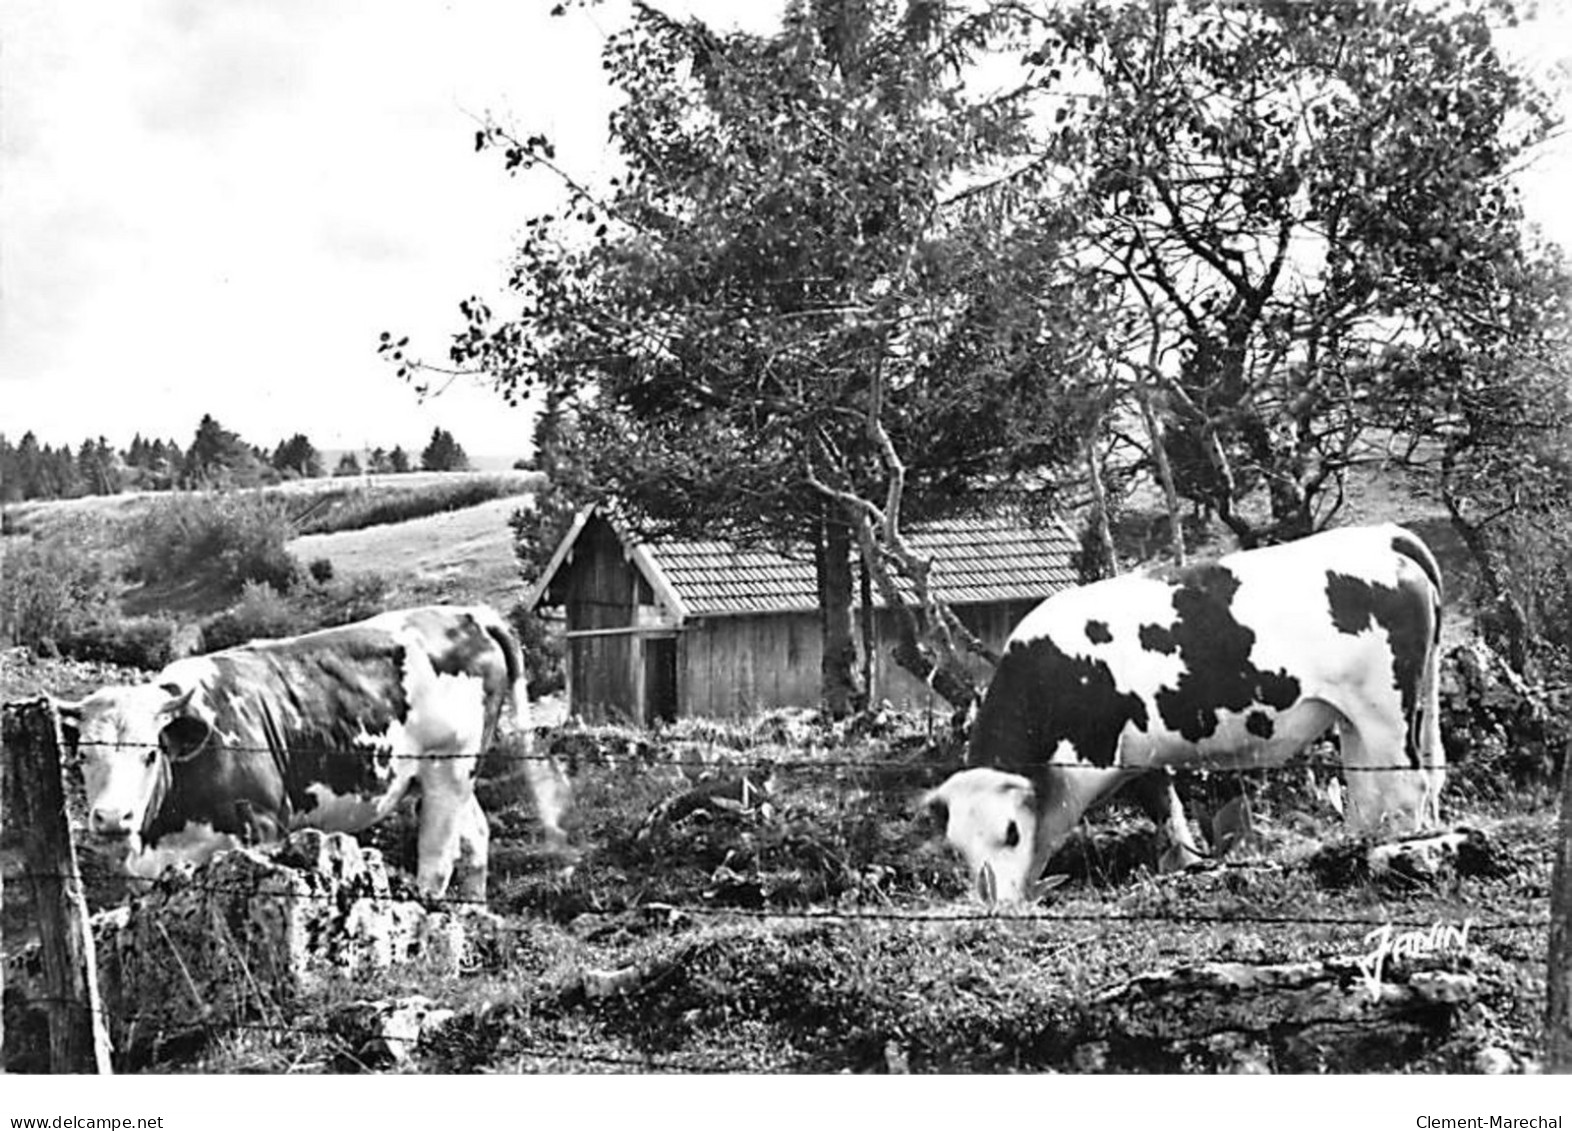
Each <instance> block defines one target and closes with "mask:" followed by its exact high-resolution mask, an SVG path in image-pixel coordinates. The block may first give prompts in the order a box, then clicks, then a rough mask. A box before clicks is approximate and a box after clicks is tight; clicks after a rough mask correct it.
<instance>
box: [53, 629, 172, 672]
mask: <svg viewBox="0 0 1572 1131" xmlns="http://www.w3.org/2000/svg"><path fill="white" fill-rule="evenodd" d="M177 629H178V626H177V625H176V624H175V622H174V621H171V620H168V619H166V618H164V617H131V618H127V619H121V618H118V617H107V618H106V619H104V620H99V621H94V622H92V623H90V624H86V625H83V626H82V627H80V628H77V629H73V630H71V631H70V632H67V633H66V634H65V635H63V636H62V637H61V638H60V640H59V642H58V643H59V645H60V651H61V653H62V654H63V655H65V656H69V657H70V658H71V659H73V660H95V661H98V662H100V663H106V664H118V665H120V666H121V667H129V668H142V669H143V670H145V671H157V670H158V669H159V668H161V667H163V666H164V665H165V664H167V663H169V662H170V661H171V660H173V659H174V658H175V633H176V631H177Z"/></svg>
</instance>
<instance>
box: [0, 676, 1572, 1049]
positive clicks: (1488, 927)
mask: <svg viewBox="0 0 1572 1131" xmlns="http://www.w3.org/2000/svg"><path fill="white" fill-rule="evenodd" d="M38 711H47V713H48V714H49V715H50V717H51V720H52V717H53V716H52V711H51V710H49V709H48V701H47V700H41V701H39V702H38V703H35V704H26V703H24V704H7V705H6V713H7V723H8V729H7V741H6V751H5V755H6V760H7V761H10V762H12V764H13V773H12V775H11V776H12V777H13V778H14V777H15V773H14V767H15V765H16V763H17V762H19V761H20V760H22V759H23V758H24V757H27V756H31V757H34V758H35V759H42V760H46V761H47V762H48V763H49V764H50V765H51V766H53V767H54V770H55V772H56V773H57V774H58V773H59V772H60V767H61V758H60V753H59V749H58V748H57V747H55V746H54V745H52V743H50V742H44V741H42V740H40V739H39V738H38V737H37V733H35V734H34V735H33V736H32V737H31V738H27V739H21V738H19V737H18V734H19V731H18V724H17V722H16V720H17V719H19V718H22V717H23V716H25V715H27V714H28V713H29V712H38ZM34 725H35V727H36V719H35V724H34ZM51 730H53V728H51ZM53 734H54V735H56V736H57V735H58V731H53ZM88 745H92V744H83V746H84V747H85V746H88ZM98 745H130V746H135V745H137V744H117V743H103V744H98ZM689 745H690V746H701V745H704V743H703V742H702V741H700V742H691V741H690V742H689ZM45 747H48V749H45ZM226 749H229V750H232V751H235V752H237V753H242V754H244V753H256V754H258V755H263V754H266V755H267V756H269V757H272V756H273V754H274V752H273V751H272V750H271V748H268V747H262V746H258V747H252V748H242V749H239V750H236V748H234V747H233V746H228V745H226ZM689 753H690V754H691V753H694V751H691V750H690V751H689ZM706 754H707V757H703V758H701V759H700V761H701V762H702V763H703V765H704V766H705V767H706V768H710V769H724V770H735V771H741V772H745V773H757V772H759V771H765V772H769V773H773V772H778V771H788V772H790V771H806V770H820V771H822V770H846V771H856V772H860V773H866V774H869V775H872V776H877V775H879V774H883V773H890V774H900V775H904V776H906V777H908V778H911V777H934V778H938V777H942V776H944V775H946V774H948V773H949V772H950V771H952V770H954V769H958V768H960V766H959V764H958V763H946V762H939V761H924V760H921V759H919V758H914V757H911V756H907V757H887V758H886V757H856V758H854V757H847V756H842V755H839V754H834V753H830V752H829V751H828V750H827V749H826V750H820V751H816V752H814V753H811V754H809V755H807V756H798V755H793V756H782V755H781V753H780V750H779V749H768V748H766V749H765V750H763V751H762V752H760V751H754V750H748V749H743V748H738V747H734V746H731V745H729V744H726V743H713V742H712V743H710V744H709V749H708V750H707V751H706ZM581 756H583V755H581ZM389 757H390V758H393V757H395V756H394V755H391V754H390V755H389ZM401 757H406V758H407V757H410V756H408V755H403V756H401ZM419 757H425V758H433V759H448V758H469V759H473V758H475V756H474V755H449V754H430V755H421V756H419ZM540 760H552V761H571V760H572V755H571V754H569V755H568V756H567V757H564V756H563V755H562V754H561V753H558V752H553V751H552V750H550V749H540V748H536V749H533V750H529V751H521V750H517V749H515V750H507V751H502V752H500V753H499V752H496V751H493V752H491V753H488V754H487V755H486V761H487V763H488V765H489V766H491V767H493V768H495V767H498V766H502V767H506V766H507V765H509V764H510V763H519V762H526V761H540ZM593 761H596V762H600V763H603V764H605V765H607V766H609V767H612V768H615V767H616V766H617V765H619V764H633V765H638V764H644V763H650V762H668V763H673V762H674V760H673V759H672V758H670V757H667V758H663V759H657V758H654V757H653V756H652V755H649V754H648V753H647V752H642V751H641V749H640V743H639V741H637V740H635V739H632V738H629V739H628V740H626V749H625V750H623V751H612V750H597V751H595V757H594V759H593ZM1061 768H1063V769H1066V770H1069V771H1071V772H1073V771H1074V770H1076V769H1078V768H1086V769H1091V770H1101V769H1102V768H1099V767H1075V766H1066V767H1061ZM1413 769H1414V768H1413V767H1407V766H1397V767H1379V766H1371V767H1350V766H1344V765H1342V764H1341V763H1339V762H1337V761H1335V760H1333V759H1328V758H1321V757H1309V758H1300V759H1296V760H1294V761H1293V762H1291V763H1289V764H1288V765H1287V766H1283V767H1277V768H1275V771H1274V770H1273V768H1268V767H1253V768H1249V769H1245V770H1239V771H1213V772H1214V773H1218V774H1220V775H1221V776H1227V775H1228V774H1229V773H1231V772H1233V773H1239V774H1248V775H1258V774H1263V773H1266V772H1282V771H1284V770H1292V771H1295V772H1301V773H1303V772H1310V773H1318V772H1335V773H1343V774H1348V773H1391V772H1402V773H1412V772H1413ZM1104 772H1105V771H1104ZM62 815H63V813H62ZM1565 823H1566V817H1565V814H1563V824H1565ZM67 837H68V838H69V829H67ZM1563 839H1566V838H1565V837H1563ZM57 859H65V860H69V864H68V865H67V866H66V867H64V868H62V869H60V870H58V871H56V870H54V869H52V868H48V867H44V868H39V867H37V866H36V864H35V863H33V862H32V861H30V863H29V866H28V867H27V868H25V869H24V870H23V872H22V874H21V877H20V878H22V879H24V880H25V881H27V882H28V883H30V884H35V885H37V884H40V883H56V884H59V885H62V886H63V888H66V889H70V888H71V887H72V886H73V885H75V886H76V888H77V889H78V890H79V889H80V885H81V877H80V873H79V870H78V869H77V868H76V864H75V855H74V846H70V852H69V853H67V854H66V855H65V856H57ZM1557 865H1558V869H1559V868H1560V867H1561V865H1562V862H1561V860H1560V859H1559V858H1558V861H1557ZM182 882H183V883H185V884H186V885H188V886H189V885H192V884H196V885H197V886H198V887H200V888H201V889H202V890H203V891H204V892H205V893H206V894H210V895H215V896H232V897H243V898H247V899H258V898H268V897H270V896H277V897H278V898H287V899H290V900H296V901H300V900H307V901H309V900H312V899H331V900H337V899H340V896H339V895H337V894H335V893H331V892H328V893H311V892H305V893H302V892H298V891H296V892H291V893H288V894H285V893H268V892H261V891H258V890H257V889H256V888H254V887H235V888H225V887H222V886H218V885H211V884H206V885H204V884H202V883H200V882H199V881H196V880H192V879H189V878H188V879H187V880H185V881H182ZM1566 883H1567V881H1566V879H1565V877H1564V875H1563V874H1562V872H1561V871H1559V870H1558V872H1557V877H1556V881H1555V884H1554V886H1553V892H1552V894H1553V896H1554V897H1563V889H1564V888H1565V887H1566ZM35 890H37V889H36V888H35ZM356 898H357V899H369V900H371V901H372V902H373V903H376V902H379V901H383V900H386V901H389V902H392V901H397V900H400V897H399V896H397V895H395V894H393V893H391V892H390V893H388V894H385V895H383V894H377V893H364V892H362V893H357V894H356ZM422 902H423V903H424V904H425V905H426V906H427V907H428V908H431V909H436V910H465V909H476V908H485V907H487V906H488V901H487V900H484V899H471V898H465V897H458V896H445V897H441V898H437V899H427V900H423V901H422ZM1552 902H1554V900H1553V901H1552ZM633 911H636V912H639V913H642V914H645V915H656V916H660V915H665V916H670V917H673V918H688V919H692V920H701V919H702V920H717V919H731V920H743V921H759V922H783V923H786V922H796V923H813V922H819V923H823V922H834V923H845V924H865V923H881V924H888V923H899V924H916V925H925V926H935V925H942V924H960V923H984V922H993V923H1009V924H1021V925H1029V926H1032V927H1039V928H1043V927H1051V926H1052V925H1055V924H1080V925H1095V926H1098V927H1100V928H1105V929H1106V928H1115V929H1141V928H1143V927H1151V926H1153V925H1160V924H1161V925H1196V924H1210V925H1221V926H1227V925H1239V924H1252V925H1259V926H1271V927H1293V928H1329V929H1356V930H1359V931H1362V932H1370V931H1374V930H1378V929H1382V928H1385V929H1387V930H1392V929H1398V928H1408V929H1415V930H1418V929H1422V928H1424V927H1427V926H1431V925H1432V924H1431V923H1430V922H1429V921H1428V920H1411V919H1405V918H1402V917H1396V918H1394V917H1391V916H1380V917H1365V916H1349V915H1314V914H1267V913H1248V912H1241V913H1230V914H1226V915H1222V914H1209V913H1200V912H1186V911H1177V910H1175V911H1170V910H1157V911H1128V910H1125V911H1096V912H1077V911H1068V910H1064V909H1062V908H1053V907H1049V908H1024V909H1023V908H1017V909H995V908H989V909H972V908H953V907H950V908H925V909H921V910H903V909H899V908H894V907H885V908H871V907H853V908H818V907H775V908H770V907H762V908H754V907H740V906H726V905H710V904H692V905H689V904H681V903H663V902H650V903H645V904H642V905H640V906H638V907H636V908H619V909H613V910H602V911H596V910H594V909H586V910H585V911H583V912H582V914H585V915H590V916H595V915H600V916H608V917H609V916H619V915H626V914H628V913H630V912H633ZM84 913H85V909H84ZM1561 914H1563V916H1564V914H1565V910H1564V909H1562V912H1561ZM1559 921H1560V920H1557V919H1556V918H1555V915H1554V914H1553V915H1552V916H1548V917H1544V918H1541V917H1537V916H1535V917H1530V918H1525V917H1521V916H1519V917H1512V916H1506V917H1500V918H1495V919H1485V920H1473V919H1471V920H1470V924H1471V925H1470V929H1471V930H1472V931H1473V932H1476V933H1480V934H1489V933H1493V932H1511V931H1530V932H1536V933H1538V932H1544V931H1546V930H1547V929H1548V930H1549V932H1550V934H1551V941H1552V961H1554V960H1555V954H1554V952H1555V941H1556V923H1557V922H1559ZM499 929H500V930H501V931H503V932H512V933H527V932H529V931H530V930H532V929H533V927H532V926H531V925H530V924H528V923H516V924H508V923H503V924H501V925H500V927H499ZM77 930H79V931H85V933H86V934H87V936H88V937H89V938H90V937H91V930H90V929H86V928H85V927H79V928H77ZM171 945H172V944H171ZM76 961H77V962H78V965H80V963H81V961H82V960H81V959H77V960H76ZM88 961H91V960H90V959H88ZM0 977H3V975H0ZM1555 977H1556V971H1555V968H1554V967H1553V968H1552V971H1551V978H1552V981H1551V995H1550V996H1551V1008H1552V1011H1553V1010H1554V1009H1555V1007H1556V990H1555ZM0 989H3V981H0ZM84 992H86V993H87V994H88V999H87V1000H83V994H84ZM95 994H96V991H84V989H83V988H82V987H79V986H78V987H73V988H72V989H71V992H68V993H61V994H58V995H55V994H51V995H45V996H38V997H34V998H33V999H32V1000H33V1001H35V1002H36V1003H38V1004H41V1005H47V1006H49V1007H50V1010H51V1032H53V1031H54V1028H55V1025H56V1024H57V1023H58V1024H59V1025H61V1026H62V1027H69V1026H70V1025H72V1024H75V1025H77V1026H80V1025H82V1024H83V1023H84V1022H85V1023H87V1024H88V1025H89V1026H90V1027H91V1028H90V1031H93V1032H101V1031H103V1030H104V1029H105V1028H107V1026H108V1023H109V1016H108V1010H107V1009H106V1008H105V1007H104V1004H103V1002H102V1001H101V1000H98V999H97V998H96V996H94V995H95ZM1547 1017H1551V1015H1548V1014H1547ZM1329 1020H1330V1019H1329ZM1337 1020H1339V1022H1340V1023H1346V1021H1347V1018H1346V1017H1344V1018H1338V1019H1337ZM1375 1023H1380V1022H1379V1021H1378V1022H1375ZM1553 1025H1554V1022H1553V1018H1552V1028H1551V1029H1550V1030H1548V1035H1549V1036H1550V1038H1551V1041H1550V1046H1551V1048H1552V1049H1553V1048H1554V1040H1555V1034H1556V1032H1557V1030H1555V1029H1554V1027H1553ZM213 1029H214V1032H220V1031H226V1030H235V1031H245V1032H267V1033H274V1034H282V1033H295V1034H297V1035H312V1034H313V1033H314V1034H316V1035H321V1036H324V1037H331V1036H339V1035H342V1034H341V1033H340V1032H339V1031H338V1030H335V1029H333V1028H332V1027H330V1026H327V1027H320V1032H318V1031H317V1030H316V1029H312V1027H310V1026H307V1027H305V1028H302V1027H299V1026H292V1025H291V1024H289V1023H287V1022H284V1021H282V1020H279V1021H277V1022H267V1021H266V1020H265V1019H264V1020H258V1019H256V1018H255V1017H250V1018H247V1017H244V1016H239V1015H237V1016H235V1017H231V1018H228V1019H225V1020H224V1021H223V1023H222V1024H219V1023H217V1022H214V1023H213ZM308 1030H311V1033H308ZM1203 1035H1204V1034H1203ZM3 1036H4V1033H3V1029H0V1041H3ZM387 1039H389V1040H394V1041H399V1040H414V1039H416V1038H413V1037H399V1036H397V1035H393V1036H389V1037H388V1038H387ZM76 1044H77V1046H80V1041H78V1042H76ZM75 1055H76V1057H77V1059H76V1061H75V1062H74V1063H75V1064H77V1065H78V1066H79V1067H80V1066H81V1064H82V1061H81V1054H80V1052H78V1053H76V1054H75ZM518 1055H520V1056H521V1057H526V1058H533V1059H535V1060H540V1061H547V1062H565V1063H580V1064H589V1065H602V1066H608V1067H621V1068H629V1069H634V1068H636V1069H640V1070H644V1071H670V1072H690V1071H691V1072H726V1071H732V1070H735V1069H734V1068H733V1067H728V1065H727V1064H726V1063H724V1062H718V1061H714V1060H703V1061H700V1060H698V1059H693V1058H685V1057H664V1056H657V1055H653V1054H651V1055H639V1056H626V1057H624V1056H618V1055H608V1054H605V1053H600V1052H584V1051H583V1050H574V1049H571V1048H565V1047H558V1046H553V1045H551V1044H550V1043H549V1042H548V1043H546V1044H543V1045H541V1047H539V1048H532V1049H526V1050H519V1052H518ZM351 1059H353V1057H351ZM105 1067H106V1061H102V1060H101V1061H100V1062H99V1063H98V1069H99V1070H100V1071H103V1070H105ZM736 1067H737V1068H744V1067H747V1066H741V1065H738V1066H736ZM57 1070H59V1069H58V1068H57Z"/></svg>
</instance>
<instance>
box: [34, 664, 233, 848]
mask: <svg viewBox="0 0 1572 1131" xmlns="http://www.w3.org/2000/svg"><path fill="white" fill-rule="evenodd" d="M193 690H194V689H188V690H186V691H184V692H182V691H181V690H180V689H179V688H178V687H175V686H173V685H169V684H165V685H157V684H138V685H135V686H131V687H106V688H102V689H101V690H99V691H95V692H94V693H93V694H92V695H89V696H88V697H87V698H85V699H81V700H77V701H75V702H71V701H65V700H56V701H55V707H56V710H58V711H59V714H60V725H61V730H62V731H63V732H64V733H65V737H66V740H67V741H68V743H69V744H70V745H71V746H73V747H74V748H75V749H76V751H77V752H78V753H79V754H80V756H81V759H82V779H83V784H84V785H85V786H86V789H87V814H88V815H87V821H88V828H89V830H90V831H92V832H94V833H96V834H98V835H100V836H110V837H131V836H133V835H135V834H139V833H140V832H141V830H142V829H143V828H144V827H145V826H146V824H147V822H148V821H149V819H150V818H151V816H152V815H153V813H154V812H155V811H156V809H157V806H158V803H159V801H160V800H161V797H162V793H163V790H164V788H165V787H166V784H167V782H168V775H169V763H170V762H171V761H181V760H185V759H188V758H190V757H193V756H194V755H195V754H196V753H198V752H199V751H200V749H201V747H202V746H203V745H204V744H205V742H206V739H207V737H208V735H209V734H210V730H209V728H208V726H207V724H205V723H203V722H202V721H201V720H200V719H196V718H192V717H190V716H187V715H184V714H182V712H183V711H184V710H185V709H186V707H187V705H188V703H189V702H190V700H191V696H192V692H193Z"/></svg>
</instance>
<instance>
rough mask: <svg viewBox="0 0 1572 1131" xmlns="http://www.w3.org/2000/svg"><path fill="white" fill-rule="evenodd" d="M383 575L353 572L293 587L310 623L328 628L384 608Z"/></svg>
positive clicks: (386, 584) (388, 586) (385, 583)
mask: <svg viewBox="0 0 1572 1131" xmlns="http://www.w3.org/2000/svg"><path fill="white" fill-rule="evenodd" d="M391 588H392V585H391V583H390V582H389V581H388V579H387V578H385V577H383V576H382V575H381V574H379V573H357V574H353V575H351V576H349V577H344V578H339V579H337V580H334V581H329V582H326V583H324V584H320V585H316V586H313V587H312V588H310V589H308V590H297V594H298V595H299V596H300V597H301V599H302V601H303V603H304V605H305V607H306V610H307V611H308V615H307V619H308V620H309V621H310V623H311V624H312V625H314V626H319V627H322V628H328V627H331V626H333V625H337V624H351V623H353V622H354V621H357V620H365V619H366V618H367V617H374V616H376V615H377V614H378V613H381V612H385V611H386V610H387V607H388V591H389V590H390V589H391Z"/></svg>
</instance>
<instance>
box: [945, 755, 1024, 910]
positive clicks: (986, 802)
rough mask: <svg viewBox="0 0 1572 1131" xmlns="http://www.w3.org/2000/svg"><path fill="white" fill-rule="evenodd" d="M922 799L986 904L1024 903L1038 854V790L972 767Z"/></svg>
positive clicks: (1021, 781)
mask: <svg viewBox="0 0 1572 1131" xmlns="http://www.w3.org/2000/svg"><path fill="white" fill-rule="evenodd" d="M923 802H924V804H925V805H926V806H927V807H928V811H929V813H930V814H931V815H932V816H933V818H934V820H935V821H936V822H937V823H938V825H939V826H940V827H941V828H943V829H944V833H945V837H946V839H948V840H949V842H950V844H952V845H953V846H954V847H955V848H956V849H958V850H959V851H960V853H961V855H962V856H964V857H965V858H966V866H967V869H968V870H969V871H970V873H971V875H972V880H973V883H974V885H975V890H976V892H977V894H978V896H979V897H980V898H981V899H982V900H983V901H984V902H986V903H1023V902H1026V901H1027V900H1028V899H1029V898H1031V896H1032V895H1033V893H1034V888H1035V884H1034V882H1033V881H1034V880H1035V879H1036V877H1037V873H1038V871H1039V870H1040V869H1041V868H1042V866H1043V863H1045V860H1043V859H1040V858H1039V856H1040V855H1043V854H1039V852H1038V851H1037V850H1038V847H1039V844H1038V841H1039V835H1038V834H1039V829H1038V825H1039V818H1040V812H1039V809H1040V806H1039V801H1038V796H1037V790H1036V788H1035V787H1034V786H1033V785H1032V783H1031V781H1029V780H1028V779H1027V778H1024V777H1022V776H1021V775H1020V774H1012V773H1006V772H1005V771H1003V770H995V769H989V768H985V767H976V768H973V769H969V770H961V771H960V772H959V773H956V774H953V775H951V776H950V778H949V779H948V780H947V781H945V783H944V784H943V785H941V786H939V788H937V789H935V790H932V791H930V792H929V793H928V794H927V795H926V796H925V797H924V798H923Z"/></svg>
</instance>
